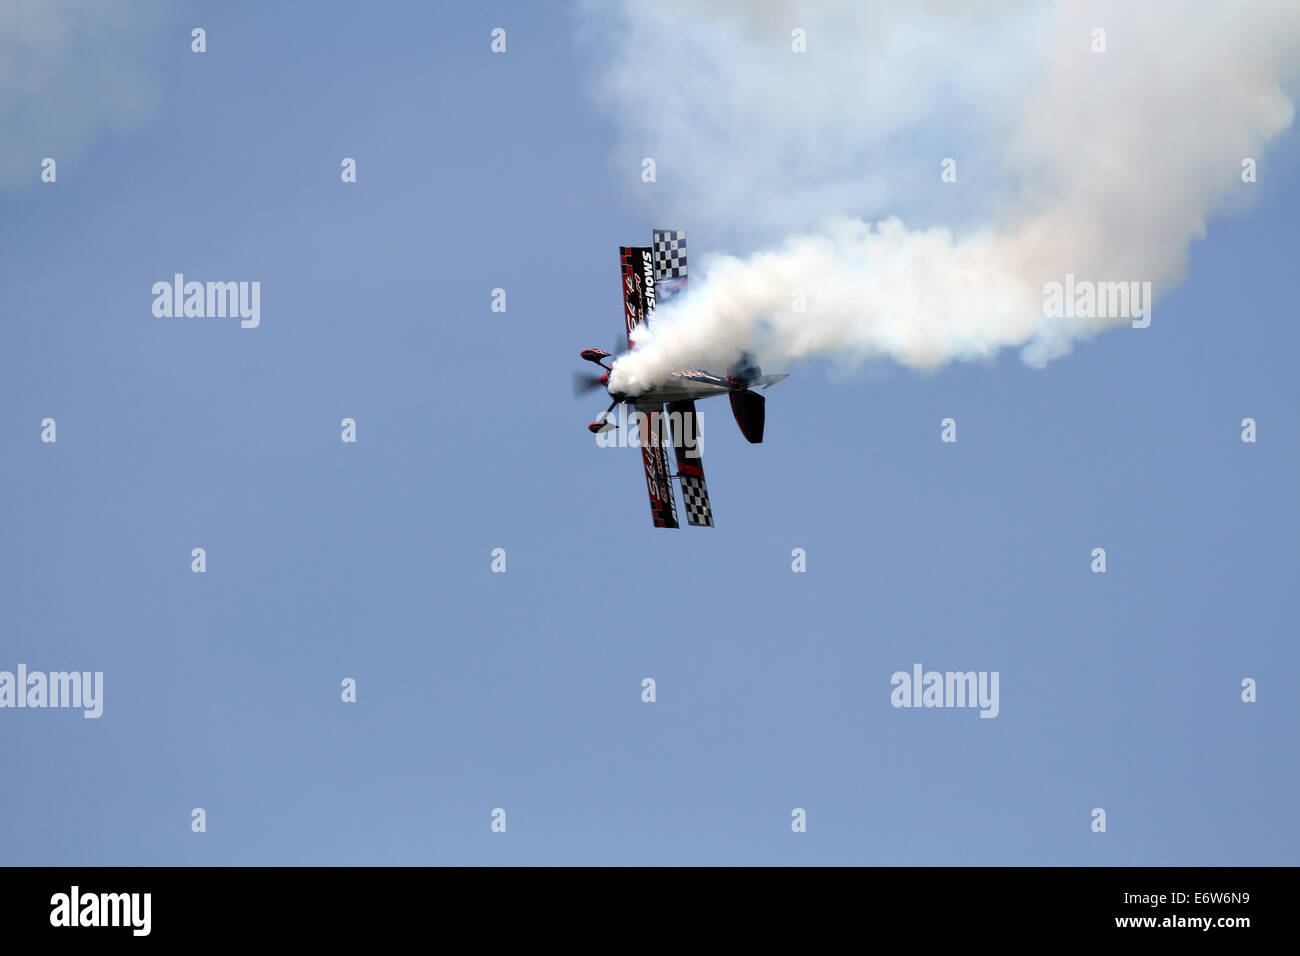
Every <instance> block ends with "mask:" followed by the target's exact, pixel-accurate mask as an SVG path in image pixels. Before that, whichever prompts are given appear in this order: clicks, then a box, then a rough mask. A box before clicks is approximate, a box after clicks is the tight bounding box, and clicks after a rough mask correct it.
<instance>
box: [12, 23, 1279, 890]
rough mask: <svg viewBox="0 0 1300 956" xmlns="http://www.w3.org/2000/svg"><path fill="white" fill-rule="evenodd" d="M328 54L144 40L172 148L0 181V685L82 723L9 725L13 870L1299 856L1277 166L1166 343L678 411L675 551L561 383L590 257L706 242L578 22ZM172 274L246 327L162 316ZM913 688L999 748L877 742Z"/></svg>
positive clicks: (603, 297)
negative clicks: (492, 44)
mask: <svg viewBox="0 0 1300 956" xmlns="http://www.w3.org/2000/svg"><path fill="white" fill-rule="evenodd" d="M352 15H353V14H349V15H346V16H345V15H343V13H342V12H341V11H340V10H335V9H331V8H329V7H328V6H323V7H321V8H313V11H312V12H310V13H308V12H304V11H303V10H302V9H297V10H295V11H294V12H293V13H292V14H290V13H289V12H287V8H280V9H276V8H270V7H267V6H264V5H261V4H249V3H245V4H229V5H224V4H223V5H220V6H216V5H213V6H211V7H207V6H202V7H200V6H190V7H182V8H178V9H174V10H172V11H171V12H169V13H167V14H165V15H164V17H163V18H162V19H161V20H160V21H159V26H158V28H157V29H156V30H154V31H152V32H149V33H147V34H146V38H145V39H144V40H142V41H140V42H139V44H138V45H137V46H136V47H135V49H136V50H137V51H138V55H139V58H140V62H141V63H142V64H143V67H142V68H143V72H144V75H145V76H146V77H147V82H148V84H149V86H150V87H151V88H152V89H153V91H154V93H155V95H156V97H157V101H156V106H155V107H154V108H153V109H152V111H151V112H148V113H147V115H146V116H145V118H143V119H141V120H139V121H138V123H136V124H135V125H133V126H131V127H130V128H125V129H115V128H111V127H106V128H99V129H97V130H96V132H95V133H94V135H93V136H90V137H88V142H87V145H86V146H85V148H84V149H81V150H76V149H69V150H68V152H67V153H66V155H62V156H56V158H57V159H58V181H57V182H56V183H54V184H43V183H41V182H40V181H39V164H40V159H41V157H43V156H45V155H48V154H49V153H48V152H47V151H46V150H45V149H43V147H42V145H41V144H40V143H39V142H33V143H24V144H23V146H24V148H30V150H31V156H30V159H29V161H28V162H29V164H30V169H31V175H30V177H29V178H28V179H27V181H25V182H22V183H18V184H13V185H10V186H9V187H8V188H6V189H4V190H3V191H0V208H2V209H3V219H4V224H5V225H4V228H3V229H0V243H2V245H0V288H3V290H4V303H3V310H2V317H0V335H2V336H3V339H2V340H0V399H2V402H0V407H2V408H3V409H4V415H3V417H2V419H0V440H2V441H3V447H4V448H5V449H6V450H7V454H6V456H5V459H4V468H3V470H2V471H0V482H2V483H3V487H2V488H0V491H2V492H3V493H2V494H0V527H3V529H4V536H3V538H4V542H5V546H4V547H3V548H0V561H2V562H3V569H2V570H3V572H4V573H3V582H4V583H3V584H0V597H2V599H3V601H2V603H3V606H4V608H5V609H6V614H5V615H4V625H3V628H2V629H0V652H2V653H0V669H5V670H13V669H14V668H15V667H16V666H17V665H18V664H19V663H25V664H26V665H27V667H28V669H29V670H45V671H51V670H68V669H75V670H86V671H103V673H104V687H105V693H104V697H105V700H104V714H103V716H102V718H100V719H98V720H85V719H82V717H81V715H80V714H79V713H78V712H76V711H71V710H8V709H6V710H3V711H0V766H3V767H4V768H5V770H6V774H5V776H6V779H7V783H8V785H7V786H5V787H4V788H2V790H0V793H2V795H0V860H3V861H4V862H6V863H13V864H77V865H83V864H90V865H103V864H216V865H228V864H327V865H333V864H472V865H492V864H526V865H529V864H895V865H911V864H915V865H931V864H995V865H1000V864H1042V865H1057V864H1083V865H1111V864H1118V865H1191V864H1294V863H1295V862H1296V860H1297V849H1298V844H1300V826H1298V825H1297V822H1296V819H1295V814H1294V810H1293V808H1294V804H1295V794H1296V787H1297V772H1296V766H1297V761H1296V751H1295V728H1296V727H1297V726H1300V712H1298V710H1297V704H1296V698H1295V695H1294V693H1293V690H1292V689H1290V688H1289V678H1288V677H1287V676H1286V675H1288V674H1295V673H1297V672H1300V653H1298V652H1297V650H1296V643H1295V641H1294V640H1293V631H1294V621H1295V619H1296V610H1297V608H1296V604H1297V597H1296V593H1297V592H1296V589H1295V579H1296V571H1297V562H1296V546H1295V541H1296V531H1297V519H1298V518H1300V503H1298V501H1297V495H1296V491H1295V480H1294V476H1295V473H1296V469H1297V467H1298V466H1300V441H1298V440H1297V433H1296V428H1295V424H1294V417H1295V416H1294V410H1295V408H1296V407H1297V405H1296V398H1297V395H1296V378H1295V375H1294V370H1293V366H1294V356H1295V355H1296V353H1297V349H1298V347H1300V331H1297V326H1296V323H1295V321H1294V296H1293V295H1292V294H1291V291H1292V290H1291V289H1290V287H1289V282H1288V277H1289V276H1291V275H1292V274H1293V272H1294V264H1293V261H1292V260H1293V257H1294V253H1295V223H1296V222H1297V221H1298V219H1300V182H1298V181H1297V177H1296V176H1295V174H1294V168H1295V165H1296V159H1297V156H1298V155H1300V143H1298V142H1297V139H1296V137H1295V135H1294V133H1293V132H1287V133H1285V134H1283V135H1282V137H1281V138H1280V139H1279V141H1278V142H1277V143H1276V144H1275V147H1274V148H1273V149H1272V150H1271V151H1270V153H1269V154H1268V161H1267V162H1266V163H1264V164H1262V165H1261V170H1262V171H1263V174H1262V175H1261V181H1260V182H1259V183H1258V184H1256V187H1255V188H1256V190H1257V192H1256V194H1255V195H1256V199H1255V202H1254V204H1253V205H1252V206H1251V207H1250V208H1249V209H1247V210H1246V211H1243V212H1239V213H1236V214H1234V215H1232V216H1230V217H1227V218H1224V219H1220V220H1216V221H1214V222H1213V223H1212V224H1211V226H1210V229H1209V232H1208V234H1207V236H1206V238H1205V239H1204V240H1203V241H1200V242H1197V243H1196V244H1194V246H1193V247H1192V250H1191V257H1190V265H1189V270H1188V276H1187V279H1186V281H1185V282H1184V283H1183V284H1182V285H1181V286H1179V287H1178V288H1177V289H1175V290H1173V291H1172V292H1170V293H1169V294H1168V295H1166V296H1164V297H1163V298H1161V299H1160V300H1158V301H1157V303H1156V307H1155V312H1154V318H1153V322H1152V325H1151V327H1150V328H1148V329H1144V330H1133V329H1128V328H1120V329H1117V330H1114V331H1111V332H1107V333H1104V334H1102V335H1100V336H1098V337H1097V338H1095V339H1092V340H1089V341H1086V342H1084V343H1082V344H1081V345H1079V346H1078V347H1077V348H1076V349H1075V350H1074V351H1073V352H1072V353H1070V354H1069V355H1067V356H1065V357H1064V358H1061V359H1059V360H1057V361H1055V362H1053V363H1052V364H1050V365H1048V366H1047V367H1046V368H1045V369H1041V370H1039V369H1032V368H1029V367H1027V366H1025V365H1024V364H1023V363H1021V362H1020V360H1019V359H1018V358H1017V357H1016V355H1015V354H1014V352H1009V353H1004V354H1002V355H1001V356H1000V357H998V358H997V359H996V360H993V361H990V362H988V363H984V364H979V363H977V364H956V365H952V366H949V367H947V368H944V369H942V370H940V371H938V372H936V373H934V374H921V373H916V372H912V371H909V370H904V369H899V368H894V367H889V366H881V367H877V368H873V369H870V370H867V371H865V372H861V373H858V374H855V375H844V374H841V373H840V372H838V371H837V370H835V369H833V368H831V367H830V366H829V365H826V364H824V363H821V362H805V363H801V364H799V365H797V366H796V367H795V368H793V369H791V371H792V373H793V374H792V376H791V378H790V379H789V380H788V381H787V382H785V383H784V384H782V385H780V386H778V387H777V388H775V389H773V390H772V391H771V392H769V393H768V403H767V435H766V440H765V442H764V444H763V445H761V446H751V445H748V444H747V443H745V442H744V440H743V439H742V437H741V436H740V435H739V433H738V431H737V429H736V427H735V425H734V424H733V423H732V421H731V416H730V412H729V409H727V408H726V407H725V405H724V404H723V403H722V402H721V400H714V401H712V402H708V403H705V404H703V405H702V406H701V412H702V420H703V431H704V436H705V444H704V463H705V468H706V472H707V475H708V483H709V488H710V493H711V496H712V503H713V508H714V511H715V515H716V521H717V527H716V528H715V529H713V530H701V529H683V530H680V531H674V532H665V531H656V530H655V529H653V528H651V527H650V522H649V515H648V513H647V512H648V507H647V503H646V500H645V494H644V491H643V488H642V479H641V464H640V456H639V454H638V453H637V452H636V451H634V450H632V449H605V448H598V447H597V446H596V444H595V441H594V440H593V438H592V436H591V435H590V434H589V433H588V432H587V430H586V428H585V426H586V423H587V422H588V421H590V420H591V418H592V416H593V415H594V414H595V412H596V411H598V410H599V409H600V407H602V406H603V404H604V403H603V402H602V401H601V399H600V396H599V395H596V396H594V397H592V398H590V399H588V400H574V399H573V398H572V396H571V394H570V384H569V379H570V375H571V372H572V370H574V369H575V368H579V367H580V365H581V363H580V361H579V359H578V357H577V352H578V351H579V350H580V349H582V348H584V347H588V346H592V345H595V346H600V347H606V348H608V346H609V343H610V340H611V339H612V338H613V337H614V335H615V333H616V331H617V330H618V328H619V327H620V322H621V316H620V300H619V296H618V285H617V284H618V277H617V272H616V270H617V259H616V256H617V246H619V245H620V244H639V243H644V242H645V241H647V240H648V238H649V231H650V228H651V227H652V226H657V225H659V226H663V225H667V226H676V227H680V228H684V229H686V230H687V231H688V234H689V235H690V237H691V246H692V250H697V249H698V250H700V251H704V250H708V249H711V248H722V247H723V243H724V241H732V237H731V235H730V233H729V227H728V226H727V224H725V223H720V222H709V221H702V222H696V221H673V222H664V221H662V216H661V215H660V214H658V213H657V212H656V211H655V210H654V208H653V203H651V205H650V207H649V208H648V207H647V204H646V200H645V197H644V194H641V195H635V194H636V191H637V189H638V186H639V185H640V184H639V182H638V180H637V172H638V170H636V169H630V170H629V169H626V168H621V167H619V166H617V165H615V164H614V163H612V162H611V150H612V146H613V143H614V141H615V139H616V135H617V134H616V131H615V129H614V127H613V125H612V123H611V121H610V119H609V117H608V114H607V113H605V112H602V111H601V110H600V109H599V108H598V107H597V106H596V105H595V104H594V103H593V100H592V97H591V95H590V87H591V83H592V77H593V75H595V71H594V65H593V63H592V61H591V56H592V54H591V51H590V49H589V48H586V47H584V46H583V44H581V43H578V42H576V41H575V38H574V34H575V21H574V19H573V17H572V16H571V15H570V14H568V13H565V14H561V13H559V12H557V10H556V9H552V8H547V9H546V10H544V11H543V10H540V9H530V10H514V9H511V8H508V7H506V6H504V5H502V6H497V7H490V6H489V7H486V8H484V9H476V10H465V9H461V8H460V6H459V5H447V6H445V7H439V8H436V9H434V8H430V7H428V6H427V5H425V4H409V5H398V4H394V5H386V6H385V7H383V8H382V12H381V13H379V14H377V15H376V16H375V17H374V18H373V19H372V20H371V21H369V22H367V23H366V24H365V25H364V26H362V25H359V24H358V23H357V22H355V21H354V20H353V19H351V16H352ZM195 25H202V26H204V27H205V28H206V29H207V34H208V52H207V53H205V54H203V55H196V54H193V53H191V52H190V48H189V31H190V28H191V27H192V26H195ZM498 25H500V26H505V27H506V28H507V29H508V36H509V52H508V53H507V54H506V55H504V56H493V55H492V54H490V53H489V50H488V45H489V31H490V29H491V28H492V27H494V26H498ZM69 69H72V70H76V69H77V66H76V64H75V63H74V64H72V65H71V66H70V67H69ZM344 156H351V157H355V158H356V159H357V163H358V182H357V183H356V184H352V185H345V184H343V183H341V182H340V181H339V163H340V160H341V159H342V157H344ZM728 251H731V249H730V248H728ZM737 251H747V250H737ZM176 272H183V273H185V274H186V276H187V277H190V278H193V279H198V280H200V281H203V280H250V281H251V280H257V281H260V282H261V283H262V300H261V312H262V321H261V325H260V327H259V328H257V329H247V330H246V329H241V328H239V326H238V323H237V322H235V321H231V320H205V319H164V318H156V317H155V316H154V315H153V314H152V312H151V304H152V299H153V297H152V295H151V293H150V288H151V286H152V284H153V283H154V282H156V281H159V280H168V279H170V277H171V276H172V275H173V273H176ZM496 287H502V288H505V289H506V290H507V296H508V308H507V311H506V312H505V313H496V312H492V311H491V309H490V304H491V290H492V289H493V288H496ZM949 416H951V417H954V418H955V419H956V420H957V423H958V441H957V443H956V444H944V443H941V442H940V441H939V431H940V428H939V423H940V420H941V419H943V418H945V417H949ZM1248 416H1249V417H1253V418H1254V419H1256V421H1257V423H1258V441H1257V442H1256V443H1254V444H1245V443H1243V442H1242V441H1241V440H1240V432H1241V427H1240V422H1241V420H1242V419H1243V418H1245V417H1248ZM1288 416H1290V417H1288ZM46 417H52V418H54V419H56V421H57V429H58V431H57V435H58V440H57V443H55V444H53V445H51V444H45V443H42V442H41V440H40V422H41V420H42V419H43V418H46ZM345 417H351V418H354V419H355V420H356V422H357V435H358V440H357V443H356V444H354V445H349V444H344V443H342V442H341V441H340V427H339V423H340V420H341V419H343V418H345ZM195 547H203V548H204V549H206V553H207V571H206V573H204V574H194V573H191V570H190V560H191V559H190V552H191V549H192V548H195ZM1094 547H1104V548H1106V550H1107V561H1108V570H1107V573H1106V574H1104V575H1099V574H1093V573H1090V570H1089V564H1090V560H1091V557H1090V554H1091V551H1092V549H1093V548H1094ZM494 548H504V549H506V552H507V561H508V565H507V566H508V570H507V572H506V573H505V574H494V573H491V570H490V564H491V551H492V549H494ZM794 548H804V549H805V550H806V552H807V572H806V573H803V574H796V573H792V571H791V551H792V549H794ZM915 662H921V663H922V664H924V665H925V667H926V669H935V670H940V671H945V670H977V671H998V672H999V674H1000V689H1001V699H1000V714H999V716H998V717H997V718H996V719H993V720H981V719H978V717H977V714H976V712H975V711H972V710H958V709H934V710H924V709H923V710H911V709H895V708H893V707H891V706H890V703H889V701H890V691H891V689H892V688H891V686H890V676H891V675H892V674H893V673H894V672H895V671H897V670H908V671H910V669H911V667H912V665H913V663H915ZM345 677H352V678H354V679H355V680H356V681H357V696H358V700H357V702H356V703H354V704H345V703H343V702H341V700H340V681H341V680H342V679H343V678H345ZM645 677H652V678H654V680H655V681H656V683H657V700H656V702H655V703H653V704H647V703H643V702H642V700H641V681H642V679H643V678H645ZM1246 677H1251V678H1254V679H1256V680H1257V681H1258V687H1259V690H1258V694H1259V699H1258V701H1257V702H1256V703H1252V704H1246V703H1243V702H1242V701H1241V699H1240V693H1241V686H1240V685H1241V681H1242V679H1243V678H1246ZM195 807H202V808H204V810H205V811H206V814H207V831H206V832H204V833H194V832H191V828H190V821H191V810H192V809H193V808H195ZM496 807H502V808H505V810H506V812H507V818H508V828H507V832H506V833H505V834H499V833H493V832H491V830H490V823H491V817H490V814H491V812H492V810H493V808H496ZM795 807H801V808H804V809H805V810H806V811H807V817H808V828H807V832H806V833H802V834H796V833H792V832H791V827H790V820H791V810H792V809H793V808H795ZM1095 807H1103V808H1105V810H1106V813H1107V832H1105V833H1094V832H1092V831H1091V829H1090V823H1091V817H1090V812H1091V811H1092V809H1093V808H1095Z"/></svg>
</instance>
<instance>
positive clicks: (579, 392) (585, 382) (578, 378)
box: [573, 372, 605, 398]
mask: <svg viewBox="0 0 1300 956" xmlns="http://www.w3.org/2000/svg"><path fill="white" fill-rule="evenodd" d="M604 387H605V376H604V375H597V374H596V373H595V372H574V373H573V397H574V398H579V397H581V396H583V395H586V394H587V393H588V392H594V391H595V390H596V389H598V388H604Z"/></svg>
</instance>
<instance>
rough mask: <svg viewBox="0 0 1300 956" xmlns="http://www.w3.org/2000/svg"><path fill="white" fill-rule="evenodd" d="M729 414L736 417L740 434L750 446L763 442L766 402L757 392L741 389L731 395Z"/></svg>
mask: <svg viewBox="0 0 1300 956" xmlns="http://www.w3.org/2000/svg"><path fill="white" fill-rule="evenodd" d="M731 412H732V414H733V415H735V416H736V424H737V425H739V426H740V433H741V434H742V435H744V436H745V439H746V441H748V442H749V443H750V444H751V445H758V444H761V443H762V441H763V421H764V419H765V418H766V417H767V402H766V401H765V400H764V398H763V396H762V395H760V394H758V392H751V391H749V390H748V389H741V390H740V391H738V392H732V393H731Z"/></svg>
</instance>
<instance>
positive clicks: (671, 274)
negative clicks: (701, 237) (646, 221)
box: [654, 229, 686, 279]
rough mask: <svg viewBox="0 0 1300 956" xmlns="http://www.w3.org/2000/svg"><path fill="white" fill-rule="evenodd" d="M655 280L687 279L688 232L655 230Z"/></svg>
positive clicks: (682, 230) (683, 230)
mask: <svg viewBox="0 0 1300 956" xmlns="http://www.w3.org/2000/svg"><path fill="white" fill-rule="evenodd" d="M654 250H655V278H656V279H681V278H685V277H686V230H685V229H656V230H654Z"/></svg>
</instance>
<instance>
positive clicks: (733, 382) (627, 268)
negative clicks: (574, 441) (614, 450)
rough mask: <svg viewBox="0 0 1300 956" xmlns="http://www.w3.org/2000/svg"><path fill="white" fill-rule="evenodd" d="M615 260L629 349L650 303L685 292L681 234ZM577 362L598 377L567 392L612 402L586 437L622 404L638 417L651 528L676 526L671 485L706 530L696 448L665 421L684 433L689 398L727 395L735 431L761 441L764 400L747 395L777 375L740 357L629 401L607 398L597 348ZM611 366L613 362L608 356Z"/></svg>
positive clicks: (578, 381) (676, 376)
mask: <svg viewBox="0 0 1300 956" xmlns="http://www.w3.org/2000/svg"><path fill="white" fill-rule="evenodd" d="M618 255H619V262H620V265H621V266H622V270H623V317H624V320H625V324H626V326H627V344H628V347H629V348H633V347H634V346H633V345H632V330H633V329H635V328H636V327H637V326H638V325H641V324H642V323H643V322H644V323H645V324H646V325H649V324H650V321H651V318H652V316H653V315H654V310H655V305H656V303H662V302H666V301H668V300H669V299H670V298H672V297H673V296H675V295H678V294H680V293H681V291H682V290H683V289H684V288H686V233H685V232H684V231H683V230H681V229H655V230H654V233H653V245H651V246H620V247H619V250H618ZM581 354H582V357H583V358H584V359H586V360H587V361H588V362H595V363H596V364H597V365H599V366H600V367H601V368H603V369H604V370H605V374H604V375H600V376H590V377H587V376H578V375H575V378H574V391H575V392H583V391H588V390H590V389H594V388H599V387H601V386H604V388H605V390H606V391H607V392H609V395H610V397H611V398H612V399H613V401H611V402H610V403H609V408H607V409H605V411H603V412H601V413H600V415H598V416H597V417H596V420H595V421H594V422H592V423H591V424H590V425H588V426H587V427H588V428H589V429H590V430H591V431H593V432H602V431H605V430H607V429H610V428H616V427H617V423H616V422H614V421H613V420H612V419H611V418H610V412H612V411H613V410H614V408H615V406H617V405H619V404H620V403H624V402H626V403H627V404H629V405H633V406H634V407H635V409H636V411H637V412H639V413H640V414H638V415H636V416H634V418H635V420H638V421H639V426H640V431H641V435H640V445H641V457H642V460H643V462H644V465H645V480H646V488H647V490H648V491H649V493H650V516H651V518H652V520H653V521H654V526H655V527H656V528H677V527H680V525H679V524H678V522H677V497H676V495H675V494H674V493H673V486H672V479H674V478H677V479H679V480H680V481H681V483H682V498H683V499H684V500H685V502H686V523H687V524H691V525H697V526H699V527H705V528H712V527H713V511H712V509H711V508H710V506H709V490H708V487H707V486H706V485H705V484H704V465H703V463H702V462H701V461H700V457H699V449H698V447H693V443H692V442H691V441H690V439H689V436H683V435H680V434H679V435H678V436H677V441H676V442H674V441H673V437H672V427H671V423H672V422H677V423H678V427H679V428H681V429H683V430H685V431H690V430H691V429H696V430H697V432H698V428H697V419H696V417H695V400H696V399H697V398H707V397H708V396H710V395H728V396H730V398H731V411H732V413H733V414H734V415H735V417H736V424H737V425H739V426H740V432H741V434H742V435H744V436H745V438H746V439H747V440H748V441H749V442H751V443H752V444H755V445H756V444H758V443H759V442H761V441H762V440H763V421H764V415H765V413H764V404H765V402H764V399H763V396H762V395H760V394H758V393H757V392H755V391H753V389H755V388H762V389H766V388H767V387H768V386H769V385H773V384H775V383H776V382H779V381H781V380H782V379H783V378H785V377H786V376H785V375H764V374H762V371H761V370H760V369H759V368H758V367H757V366H755V365H754V364H752V362H750V361H749V360H748V359H747V358H742V359H741V361H740V362H739V363H738V364H737V365H736V367H734V368H733V369H731V371H729V372H728V373H727V374H726V375H715V374H714V373H712V372H706V371H703V370H700V369H681V370H679V371H676V372H673V373H671V374H670V375H669V376H668V377H667V378H666V379H664V381H662V382H659V383H657V384H656V385H655V386H654V387H653V388H650V389H648V390H646V391H643V392H641V393H639V394H637V395H627V394H621V393H617V392H614V391H612V390H611V389H610V387H609V372H610V368H611V366H609V365H606V364H605V359H607V358H613V356H611V355H610V353H608V352H604V351H602V350H600V349H583V351H582V353H581ZM615 361H617V359H616V358H615ZM667 445H672V446H673V453H674V457H675V458H676V460H677V474H675V475H674V474H670V473H669V471H668V454H667V452H666V451H665V450H664V449H665V447H666V446H667Z"/></svg>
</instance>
